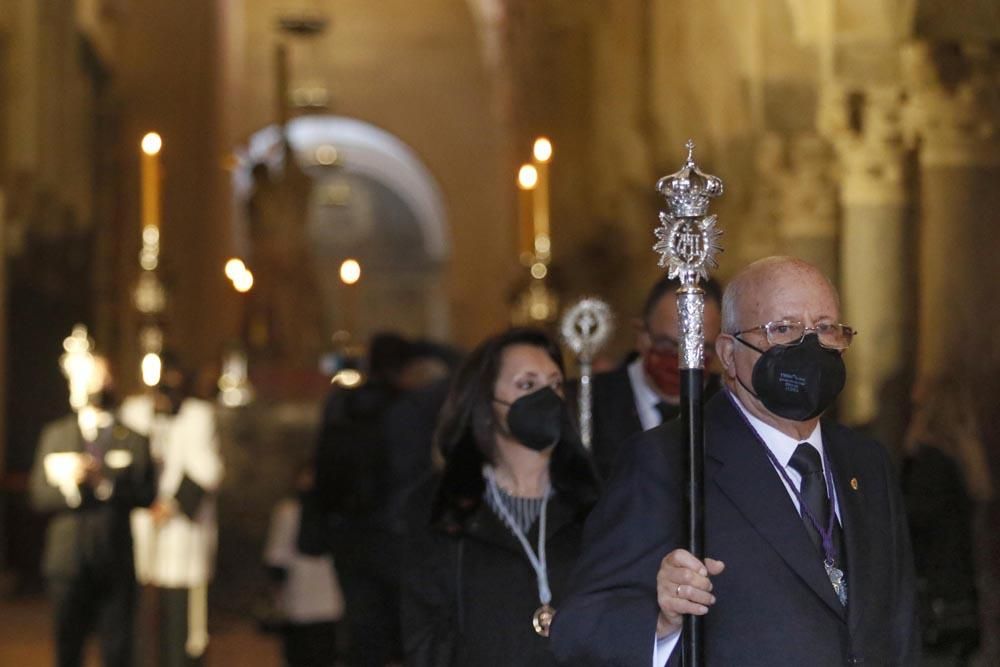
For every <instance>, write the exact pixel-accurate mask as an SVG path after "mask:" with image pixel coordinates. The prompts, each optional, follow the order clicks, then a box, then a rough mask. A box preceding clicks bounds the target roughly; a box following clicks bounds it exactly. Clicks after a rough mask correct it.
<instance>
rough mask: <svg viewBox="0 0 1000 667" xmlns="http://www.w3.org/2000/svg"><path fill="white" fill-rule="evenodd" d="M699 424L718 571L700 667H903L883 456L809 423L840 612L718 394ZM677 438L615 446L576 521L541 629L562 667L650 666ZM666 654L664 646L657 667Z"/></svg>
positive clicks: (906, 617)
mask: <svg viewBox="0 0 1000 667" xmlns="http://www.w3.org/2000/svg"><path fill="white" fill-rule="evenodd" d="M705 424H706V432H705V449H706V457H705V458H706V461H705V511H706V553H707V555H708V556H710V557H713V558H717V559H720V560H722V561H724V562H725V564H726V569H725V571H724V572H723V573H722V574H720V575H718V576H716V577H714V578H713V584H714V593H715V595H716V598H717V602H716V604H715V605H714V606H713V607H712V609H711V610H710V611H709V613H708V615H707V616H706V617H705V618H706V620H705V647H706V658H707V664H709V665H727V666H728V665H739V666H740V667H755V666H757V665H759V666H761V667H764V666H768V667H772V666H773V665H809V666H810V667H825V666H827V665H845V664H862V663H863V664H865V665H878V666H879V667H883V666H888V665H916V664H917V663H918V661H919V656H918V651H919V649H918V633H917V625H916V619H915V604H914V580H913V565H912V554H911V551H910V543H909V536H908V533H907V528H906V520H905V516H904V512H903V507H902V502H901V499H900V493H899V488H898V484H897V482H896V480H895V477H894V475H893V471H892V468H891V464H890V461H889V459H888V456H887V454H886V452H885V451H884V449H883V448H882V447H881V446H880V445H878V444H877V443H875V442H874V441H871V440H868V439H866V438H863V437H861V436H859V435H858V434H855V433H853V432H851V431H849V430H847V429H846V428H843V427H841V426H838V425H836V424H834V423H824V424H823V427H822V428H823V445H824V449H825V450H826V451H827V453H828V456H829V460H830V462H831V465H832V467H833V474H834V478H835V486H836V489H837V494H838V498H839V503H840V510H841V517H842V522H843V528H844V539H845V542H846V550H847V568H848V590H849V595H850V599H849V604H848V608H847V610H846V611H845V610H844V608H842V607H841V605H840V603H839V602H838V601H837V599H836V597H835V595H834V593H833V589H832V587H831V585H830V582H829V580H828V579H827V577H826V573H825V571H824V569H823V565H822V562H821V560H820V558H818V556H817V554H816V551H815V548H814V547H813V544H812V543H811V542H810V540H809V537H808V536H807V534H806V532H805V528H804V526H803V524H802V520H801V518H800V517H799V514H798V512H797V511H796V510H795V506H794V504H793V503H792V501H791V499H790V498H789V496H788V492H787V491H786V490H785V487H784V486H783V484H782V482H781V480H780V478H779V476H778V473H777V472H776V471H775V470H774V468H773V466H772V465H771V463H770V461H769V460H768V458H767V455H766V453H765V450H764V446H763V445H762V444H761V443H760V442H759V441H758V440H757V439H756V438H755V437H754V435H753V433H752V431H751V430H750V428H749V427H748V426H747V425H746V423H745V422H744V421H743V419H742V417H741V415H740V414H739V412H738V410H737V408H736V407H735V406H734V405H733V404H732V403H731V402H730V399H729V398H728V396H727V395H726V392H720V393H719V394H717V395H716V396H715V397H714V398H713V399H711V400H710V401H709V402H708V404H707V405H706V410H705ZM680 430H681V426H680V422H679V421H678V420H675V421H673V422H670V423H668V424H665V425H663V426H660V427H658V428H656V429H653V430H651V431H647V432H646V433H644V434H643V435H641V436H639V437H638V438H637V439H636V440H635V441H634V442H632V443H630V444H629V446H628V447H626V448H624V449H623V456H622V459H621V460H620V461H619V466H618V468H617V469H616V473H615V477H614V478H613V479H612V481H611V484H610V486H609V487H608V489H607V492H606V494H605V496H604V498H602V500H601V502H600V503H599V504H598V505H597V507H596V508H595V510H594V512H593V513H592V514H591V518H590V519H589V520H588V522H587V526H586V530H585V534H584V547H583V549H584V551H583V554H582V556H581V558H580V562H579V564H578V567H577V569H576V571H575V573H574V577H573V584H572V589H573V593H572V594H571V596H570V598H569V599H568V600H567V601H566V602H565V603H564V605H563V606H562V607H561V608H560V609H559V611H558V613H557V615H556V618H555V622H554V624H553V630H552V648H553V650H554V651H555V653H556V655H557V656H558V657H559V659H560V660H561V661H562V662H563V663H564V664H566V665H573V666H574V667H583V666H586V665H594V666H597V665H600V666H601V667H610V666H611V665H623V666H624V665H628V666H629V667H632V666H635V667H647V666H648V665H651V664H652V653H653V643H654V636H655V631H656V620H657V615H658V606H657V601H656V573H657V571H658V569H659V565H660V561H661V560H662V558H663V557H664V556H665V555H666V554H667V553H668V552H670V551H671V550H673V549H675V548H678V547H684V546H685V543H684V533H683V520H682V506H683V502H682V489H683V480H682V470H683V465H682V463H683V458H684V452H683V447H682V446H681V442H682V438H681V432H680ZM852 480H856V484H854V483H852ZM855 486H856V487H857V488H856V489H855V488H854V487H855ZM679 653H680V649H679V644H678V649H677V650H675V652H674V654H673V655H672V656H671V662H670V664H677V663H678V662H679V660H678V659H679Z"/></svg>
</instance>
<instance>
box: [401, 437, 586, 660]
mask: <svg viewBox="0 0 1000 667" xmlns="http://www.w3.org/2000/svg"><path fill="white" fill-rule="evenodd" d="M459 447H460V448H462V447H463V445H459ZM464 447H465V451H464V452H459V453H458V455H457V456H452V457H451V458H450V459H449V462H448V465H447V467H446V470H445V473H444V475H443V478H442V481H441V482H440V484H439V486H438V489H437V491H436V493H435V494H434V501H433V503H434V510H433V512H432V515H431V519H430V522H429V523H427V522H425V523H424V526H425V528H424V530H422V531H418V534H417V535H415V536H414V539H413V541H412V543H411V547H410V549H409V555H410V561H409V563H408V566H407V572H406V575H405V576H404V580H403V644H404V650H405V652H406V664H407V665H408V666H413V667H432V666H433V667H446V666H448V667H450V666H455V667H484V666H487V665H505V666H508V665H509V666H511V667H517V666H523V667H544V666H545V665H555V659H554V657H553V656H552V654H551V653H550V651H549V646H548V642H549V640H548V639H546V638H543V637H540V636H538V635H537V634H536V633H535V631H534V628H533V627H532V624H531V620H532V615H533V614H534V611H535V610H536V609H537V608H538V606H539V600H538V585H537V580H536V577H535V571H534V569H533V568H532V567H531V564H530V562H529V561H528V558H527V556H526V555H525V554H524V551H523V549H522V548H521V545H520V543H519V542H518V541H517V539H516V538H515V537H514V536H513V535H512V534H511V533H510V531H509V530H508V529H507V527H506V526H505V525H504V524H503V522H502V521H501V520H500V519H499V518H498V517H497V516H496V515H495V514H494V513H493V511H492V510H491V509H490V508H489V506H487V505H486V504H485V503H484V502H483V501H482V496H483V491H484V487H485V485H484V483H483V479H482V474H481V469H480V466H481V464H482V458H481V457H479V456H478V452H475V451H474V446H472V445H471V444H467V445H464ZM560 448H562V449H561V450H560ZM570 450H572V455H571V456H563V457H555V456H554V460H553V463H552V464H551V468H550V471H551V472H550V475H551V478H552V483H553V487H554V489H555V495H554V496H553V497H552V498H551V499H550V501H549V506H548V515H547V516H548V518H547V529H546V540H547V545H546V555H547V561H548V573H549V585H550V587H551V589H552V596H553V599H552V605H553V606H554V607H555V608H556V609H557V610H558V608H559V605H560V603H561V602H562V601H563V599H564V598H565V595H566V591H567V584H568V582H569V575H570V572H571V570H572V568H573V566H574V564H575V562H576V559H577V555H578V553H579V547H580V539H581V535H582V532H583V523H584V520H585V518H586V515H587V512H588V511H589V509H590V507H591V506H592V504H593V502H594V501H595V500H596V496H597V481H596V475H595V473H594V472H593V469H592V467H591V466H590V464H589V461H588V460H587V459H586V458H585V455H584V453H583V451H582V449H581V448H580V446H579V444H578V443H572V444H571V443H565V442H564V443H560V444H559V445H558V446H557V452H559V451H562V453H563V454H564V455H565V454H566V453H567V452H569V451H570ZM557 458H561V459H562V460H561V461H560V462H559V463H556V459H557ZM528 541H529V542H530V543H531V544H532V545H533V546H536V545H537V544H538V522H537V521H536V522H535V524H534V525H533V526H532V528H531V530H530V532H529V534H528Z"/></svg>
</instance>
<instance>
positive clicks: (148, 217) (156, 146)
mask: <svg viewBox="0 0 1000 667" xmlns="http://www.w3.org/2000/svg"><path fill="white" fill-rule="evenodd" d="M140 145H141V147H142V166H141V172H140V176H141V178H142V225H143V228H146V227H155V228H157V229H158V228H159V227H160V157H159V156H160V148H162V147H163V140H162V139H161V138H160V135H158V134H157V133H156V132H149V133H147V134H146V136H144V137H143V138H142V143H141V144H140Z"/></svg>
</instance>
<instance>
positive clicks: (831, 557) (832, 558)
mask: <svg viewBox="0 0 1000 667" xmlns="http://www.w3.org/2000/svg"><path fill="white" fill-rule="evenodd" d="M726 397H727V398H728V399H729V400H730V401H731V402H732V403H733V407H734V408H735V409H736V412H737V413H739V415H740V418H741V419H742V420H743V423H745V424H746V425H747V428H749V429H750V432H751V433H753V436H754V439H756V440H757V442H759V443H760V445H761V447H763V448H764V452H766V453H767V458H769V459H770V460H771V463H772V464H773V465H774V467H775V468H777V470H778V472H779V473H780V474H781V476H782V478H784V480H785V482H787V483H788V487H789V488H790V489H791V490H792V493H794V494H795V498H796V499H797V500H798V501H799V507H800V508H801V509H802V513H803V514H804V515H805V516H806V518H807V519H808V520H809V523H811V524H812V526H813V528H815V529H816V532H817V533H819V535H820V537H821V538H822V540H823V553H824V555H825V562H826V564H827V565H828V566H833V565H834V564H835V563H836V562H837V548H836V546H835V545H834V544H833V528H834V522H835V521H836V520H837V517H836V514H837V513H836V511H835V509H834V503H833V497H832V495H831V490H832V489H833V473H832V471H831V468H832V466H831V465H830V459H829V457H827V455H826V450H825V449H824V450H823V477H824V479H825V480H826V497H827V500H829V501H830V516H829V519H828V521H827V523H826V527H825V528H824V527H823V526H822V525H821V524H820V522H819V520H818V519H817V518H816V516H815V515H814V514H813V512H812V509H810V507H809V503H807V502H806V501H805V498H803V497H802V493H801V492H800V491H799V488H798V486H796V485H795V482H794V481H792V478H791V477H790V476H789V475H788V471H786V470H785V466H783V465H781V463H780V462H779V461H778V458H777V457H776V456H775V455H774V452H772V451H771V448H770V447H768V446H767V443H766V442H764V440H763V439H762V438H761V437H760V434H759V433H757V429H755V428H754V427H753V424H751V423H750V420H748V419H747V416H746V415H745V414H743V410H741V409H740V406H739V405H737V404H736V399H735V398H734V397H733V395H732V394H731V393H730V392H729V391H726ZM811 446H812V445H811V444H810V447H811Z"/></svg>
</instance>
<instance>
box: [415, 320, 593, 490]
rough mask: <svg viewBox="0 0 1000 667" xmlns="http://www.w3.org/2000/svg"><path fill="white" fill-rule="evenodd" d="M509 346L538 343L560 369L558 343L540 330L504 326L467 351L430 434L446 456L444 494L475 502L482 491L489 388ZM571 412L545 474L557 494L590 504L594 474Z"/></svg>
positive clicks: (489, 454)
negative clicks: (435, 427) (433, 429)
mask: <svg viewBox="0 0 1000 667" xmlns="http://www.w3.org/2000/svg"><path fill="white" fill-rule="evenodd" d="M514 345H530V346H533V347H537V348H540V349H541V350H543V351H544V352H545V353H546V354H548V356H549V358H551V359H552V361H553V362H554V363H555V364H556V366H558V367H559V370H560V371H562V372H565V368H564V366H563V360H562V352H561V351H560V349H559V346H558V345H557V344H556V343H555V341H553V340H552V338H550V337H549V335H548V334H546V333H545V332H544V331H541V330H540V329H532V328H526V327H518V328H512V329H508V330H506V331H504V332H502V333H499V334H497V335H495V336H492V337H490V338H488V339H487V340H485V341H484V342H483V343H481V344H480V345H479V346H478V347H477V348H476V349H475V350H473V351H472V353H471V354H470V355H469V356H468V357H467V358H466V359H465V362H464V363H463V364H462V365H461V366H460V367H459V369H458V372H457V373H456V374H455V378H454V380H453V381H452V384H451V390H450V391H449V393H448V398H447V399H446V400H445V403H444V406H443V407H442V408H441V415H440V418H439V421H438V428H437V431H436V432H435V436H434V442H435V445H436V446H437V447H438V448H439V450H440V451H441V453H442V454H443V455H444V458H445V461H446V463H445V471H444V479H443V480H442V483H443V485H444V486H446V487H448V488H449V495H457V496H458V497H461V498H465V499H468V500H471V501H478V499H479V498H480V497H481V495H482V491H483V480H482V475H481V473H480V468H481V467H482V465H483V463H485V462H491V461H493V458H494V456H495V453H496V440H495V425H494V412H493V402H494V396H493V392H494V388H495V386H496V381H497V377H498V376H499V375H500V368H501V366H502V364H503V353H504V351H505V350H507V348H509V347H512V346H514ZM571 412H572V411H571V410H567V421H568V423H567V424H566V425H565V427H564V436H563V438H562V440H561V441H560V442H559V443H558V444H557V445H556V448H555V450H554V452H553V454H552V460H551V462H550V464H549V465H550V478H551V480H552V484H553V486H554V487H555V488H556V490H557V491H559V492H560V493H565V494H567V495H570V496H573V497H575V498H576V499H577V500H579V501H581V502H583V503H585V504H592V503H593V502H594V501H595V500H596V497H597V491H598V488H597V481H596V475H595V473H594V471H593V467H592V465H591V463H590V461H589V459H588V458H587V455H586V453H585V451H584V450H583V446H582V445H581V444H580V442H579V440H578V439H577V437H576V435H575V428H576V427H575V424H574V423H573V420H572V419H571V418H570V413H571Z"/></svg>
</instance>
